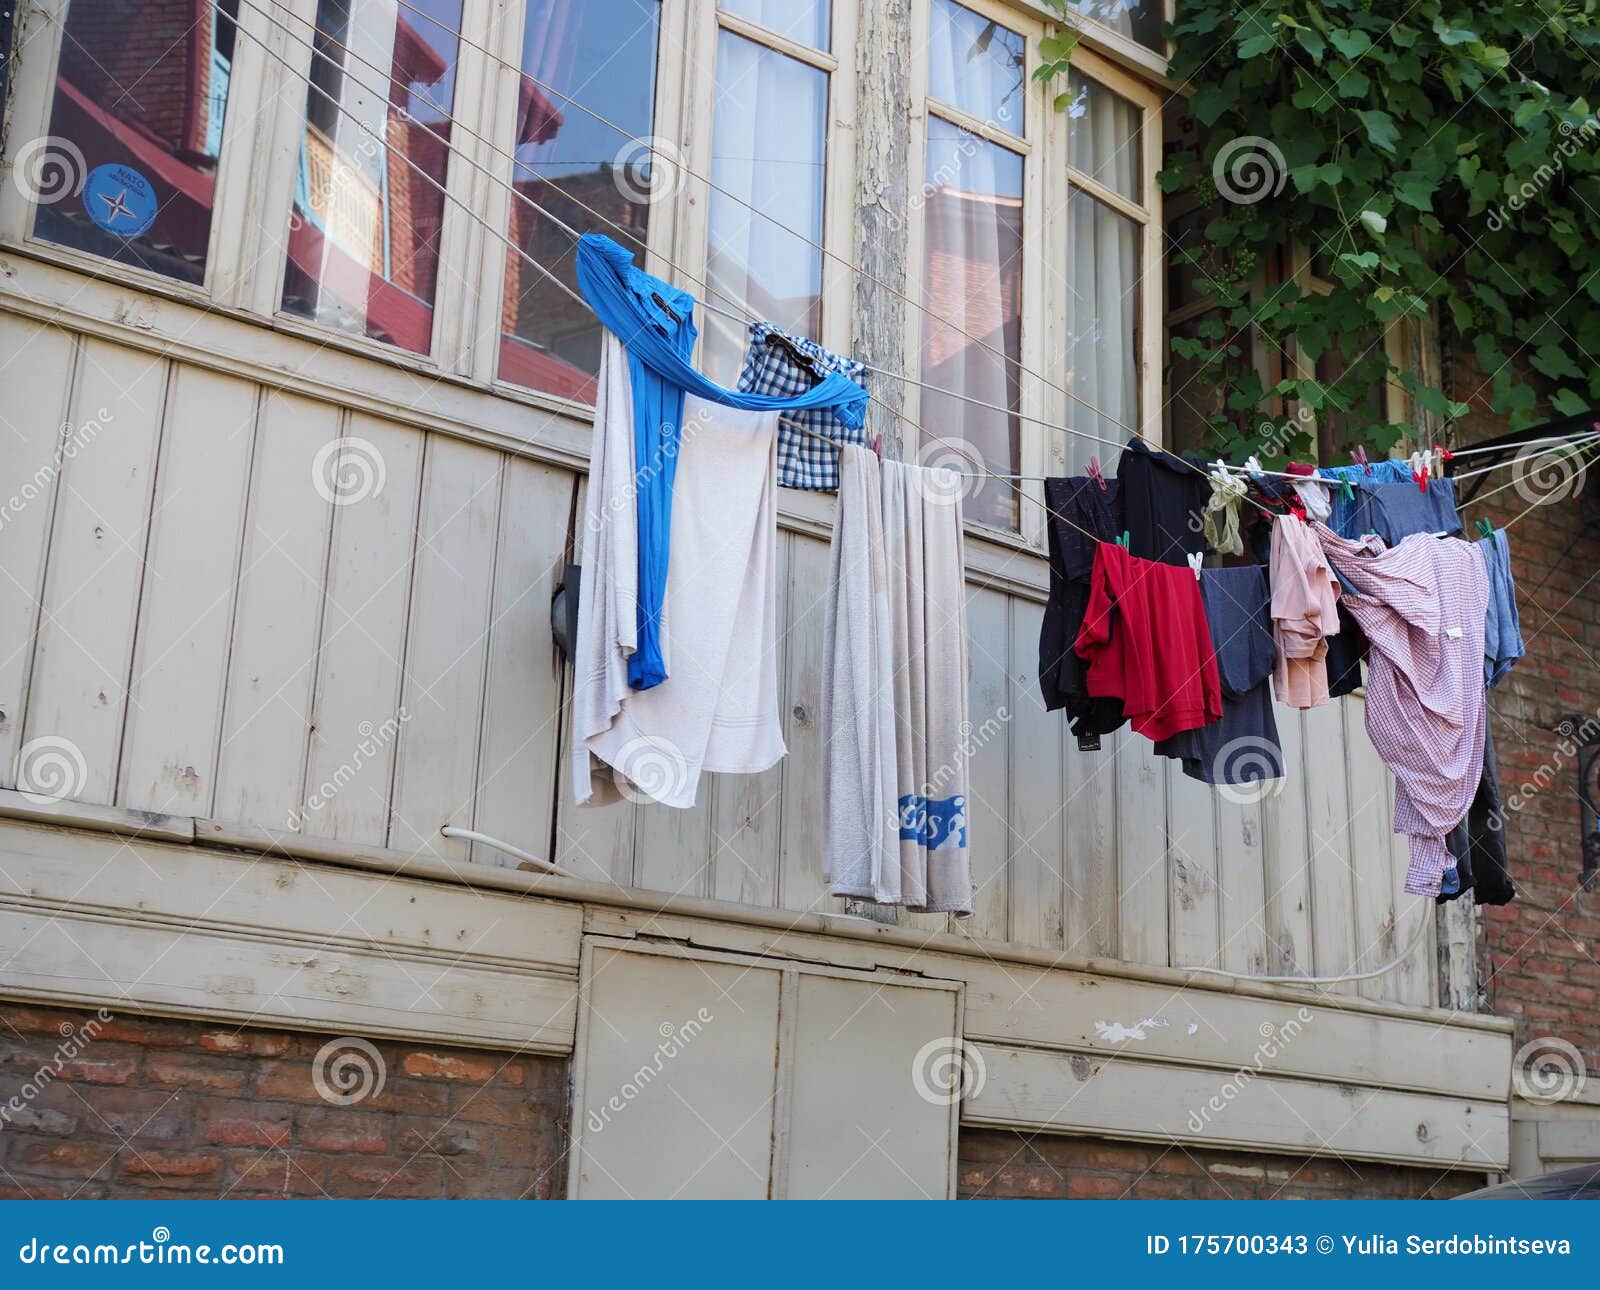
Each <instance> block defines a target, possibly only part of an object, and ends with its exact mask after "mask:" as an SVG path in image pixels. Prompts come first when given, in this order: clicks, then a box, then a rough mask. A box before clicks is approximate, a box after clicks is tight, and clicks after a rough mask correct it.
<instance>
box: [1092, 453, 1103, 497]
mask: <svg viewBox="0 0 1600 1290" xmlns="http://www.w3.org/2000/svg"><path fill="white" fill-rule="evenodd" d="M1089 478H1090V479H1092V480H1094V482H1095V483H1097V484H1099V485H1100V491H1101V492H1102V493H1103V492H1105V491H1106V477H1105V475H1104V474H1102V473H1101V470H1100V458H1098V457H1090V458H1089Z"/></svg>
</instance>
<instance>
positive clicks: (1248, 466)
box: [1244, 456, 1262, 475]
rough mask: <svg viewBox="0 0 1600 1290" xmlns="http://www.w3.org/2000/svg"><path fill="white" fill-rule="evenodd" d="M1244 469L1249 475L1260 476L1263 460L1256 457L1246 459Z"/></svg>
mask: <svg viewBox="0 0 1600 1290" xmlns="http://www.w3.org/2000/svg"><path fill="white" fill-rule="evenodd" d="M1244 468H1245V470H1246V472H1247V473H1249V474H1252V475H1259V474H1260V473H1261V470H1262V466H1261V458H1259V457H1256V456H1250V457H1246V458H1245V459H1244Z"/></svg>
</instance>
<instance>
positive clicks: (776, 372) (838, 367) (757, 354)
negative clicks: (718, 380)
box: [739, 322, 867, 492]
mask: <svg viewBox="0 0 1600 1290" xmlns="http://www.w3.org/2000/svg"><path fill="white" fill-rule="evenodd" d="M772 336H779V337H782V338H783V339H784V340H786V341H788V343H789V344H790V345H792V346H793V347H794V348H795V349H796V350H798V351H799V352H800V353H801V354H803V355H804V356H805V358H806V363H805V364H804V365H802V364H800V363H798V362H796V361H795V359H794V356H793V355H792V354H791V353H790V352H789V351H788V350H787V349H785V348H784V347H783V346H782V345H772V344H768V338H769V337H772ZM829 372H842V373H843V374H844V375H845V376H848V377H849V378H850V379H851V380H852V381H855V382H857V383H858V384H859V383H860V382H861V380H862V378H863V377H864V376H866V374H867V369H866V366H865V365H864V364H862V363H858V362H857V361H856V360H855V359H853V358H841V357H840V356H839V355H838V354H835V353H833V352H832V351H831V350H826V349H823V348H822V346H821V345H818V344H817V343H816V342H815V341H811V340H807V339H805V337H803V336H795V335H792V334H791V333H789V332H786V331H783V330H782V329H780V328H778V327H774V326H773V325H772V324H771V323H766V322H758V323H751V324H750V351H749V353H747V354H746V355H745V359H744V370H743V371H741V372H740V373H739V389H740V390H741V391H742V392H743V393H745V394H777V395H781V396H783V397H786V398H792V397H793V396H795V395H797V394H804V393H805V392H806V391H807V390H809V389H810V388H811V387H812V386H813V385H815V384H816V383H817V382H818V381H819V380H821V379H822V378H823V377H824V376H826V375H827V374H828V373H829ZM802 426H803V427H804V428H805V429H806V430H812V431H815V432H816V433H817V434H820V435H825V436H826V437H827V438H829V439H832V440H833V441H834V442H835V443H841V444H843V443H855V444H859V443H865V442H866V433H867V432H866V428H865V427H864V426H863V427H861V428H859V429H855V430H850V429H847V428H846V427H844V426H843V425H841V424H839V418H838V415H837V413H836V411H835V409H833V408H812V409H808V410H806V411H802V412H785V413H783V414H782V416H781V417H780V418H779V420H778V482H779V483H780V484H782V485H783V486H784V487H785V488H810V489H827V490H831V491H834V492H837V491H838V488H839V450H838V449H837V448H831V447H829V446H828V445H827V444H825V443H820V442H818V441H817V440H816V439H813V438H811V437H810V436H809V435H807V434H805V433H804V432H803V431H802V430H801V429H800V427H802Z"/></svg>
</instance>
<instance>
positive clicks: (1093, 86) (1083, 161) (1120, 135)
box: [1067, 71, 1144, 202]
mask: <svg viewBox="0 0 1600 1290" xmlns="http://www.w3.org/2000/svg"><path fill="white" fill-rule="evenodd" d="M1068 88H1069V91H1070V93H1071V95H1072V102H1071V104H1070V105H1069V106H1068V108H1067V164H1068V165H1069V166H1071V167H1072V168H1073V169H1074V170H1081V171H1083V173H1084V174H1086V175H1089V176H1090V177H1091V178H1093V179H1095V180H1097V181H1098V182H1099V183H1102V184H1104V185H1105V186H1106V187H1107V188H1109V189H1111V191H1112V192H1114V193H1116V194H1118V195H1119V196H1122V197H1126V198H1127V199H1128V200H1129V201H1133V202H1137V201H1142V200H1143V192H1144V167H1143V165H1141V164H1140V158H1139V154H1140V152H1141V148H1140V129H1141V127H1142V126H1143V123H1144V121H1143V118H1144V113H1143V112H1142V111H1140V109H1139V107H1138V106H1137V105H1136V104H1133V103H1130V102H1128V100H1127V99H1125V98H1120V97H1118V96H1117V95H1115V94H1113V93H1112V92H1111V91H1110V90H1108V89H1107V88H1106V87H1105V86H1104V85H1102V84H1100V82H1099V81H1094V80H1090V79H1089V77H1087V76H1084V75H1083V74H1082V73H1080V72H1076V71H1074V72H1073V73H1072V74H1071V75H1070V76H1069V77H1068Z"/></svg>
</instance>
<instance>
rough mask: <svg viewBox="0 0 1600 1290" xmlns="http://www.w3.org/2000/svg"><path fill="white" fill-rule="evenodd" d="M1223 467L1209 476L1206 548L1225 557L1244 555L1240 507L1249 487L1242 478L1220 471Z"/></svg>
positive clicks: (1218, 465) (1219, 466)
mask: <svg viewBox="0 0 1600 1290" xmlns="http://www.w3.org/2000/svg"><path fill="white" fill-rule="evenodd" d="M1221 465H1222V463H1221V462H1218V463H1217V467H1218V468H1217V469H1215V470H1213V471H1212V472H1211V474H1210V476H1209V478H1210V480H1211V496H1210V497H1209V498H1207V499H1206V513H1205V535H1206V544H1207V545H1208V546H1209V547H1210V548H1211V549H1212V550H1213V551H1220V552H1221V553H1222V554H1223V555H1243V554H1244V542H1243V540H1242V539H1241V538H1240V537H1239V506H1240V504H1241V503H1242V502H1243V501H1244V499H1245V494H1246V493H1247V492H1248V491H1249V488H1250V485H1249V484H1248V483H1246V482H1245V479H1244V477H1243V476H1242V475H1234V474H1230V473H1229V472H1228V471H1226V470H1223V469H1221Z"/></svg>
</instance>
